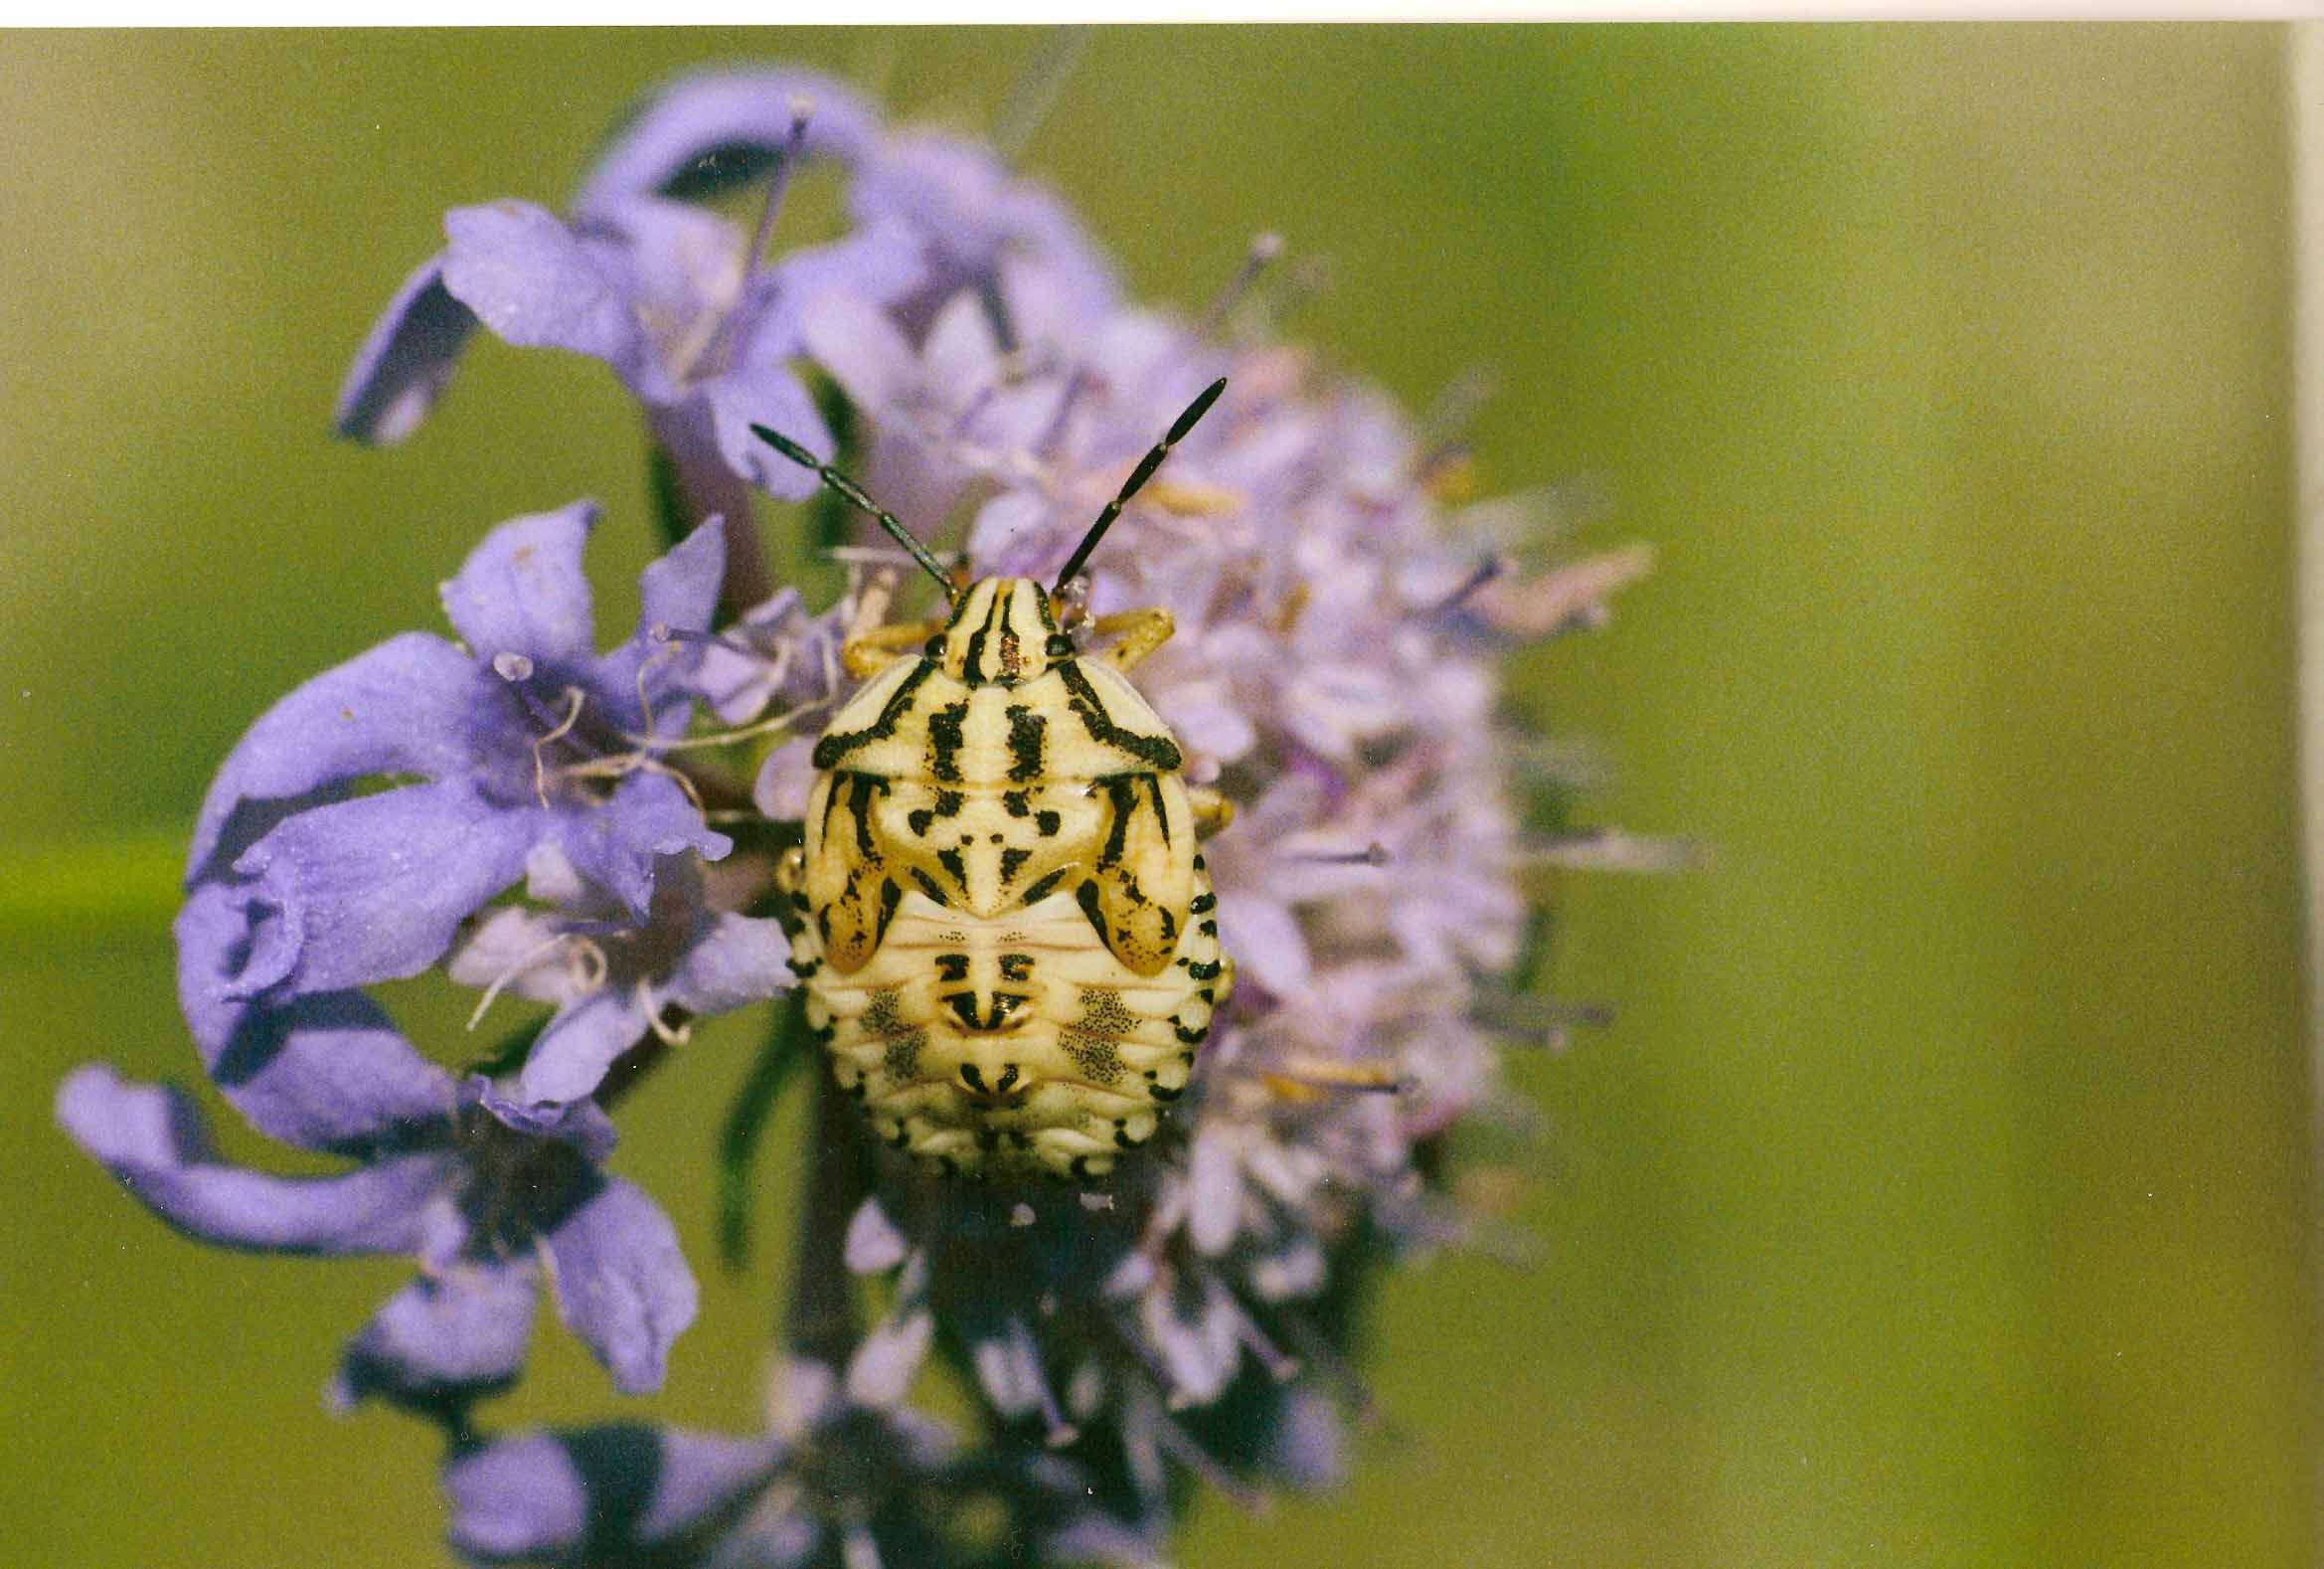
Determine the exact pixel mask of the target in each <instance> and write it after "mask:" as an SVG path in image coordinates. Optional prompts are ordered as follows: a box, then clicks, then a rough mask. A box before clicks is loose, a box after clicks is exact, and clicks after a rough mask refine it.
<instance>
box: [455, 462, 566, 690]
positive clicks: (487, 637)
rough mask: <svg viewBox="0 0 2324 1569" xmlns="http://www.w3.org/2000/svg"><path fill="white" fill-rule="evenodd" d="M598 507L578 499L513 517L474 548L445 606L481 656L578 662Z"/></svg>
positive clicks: (551, 664) (560, 664) (552, 664)
mask: <svg viewBox="0 0 2324 1569" xmlns="http://www.w3.org/2000/svg"><path fill="white" fill-rule="evenodd" d="M596 521H597V509H596V507H595V505H594V504H592V503H590V502H587V501H577V502H575V503H574V504H573V505H571V506H569V507H564V508H561V509H559V510H558V511H555V512H540V513H534V514H532V515H530V516H527V517H520V518H512V519H511V520H510V521H508V522H506V523H503V524H501V525H500V526H499V527H498V528H496V529H494V530H493V531H492V532H491V533H490V534H487V535H486V536H485V537H484V542H483V543H482V544H480V545H478V546H477V547H476V549H475V550H474V551H472V552H470V553H469V556H468V559H467V560H466V561H465V562H463V563H462V564H461V566H460V571H459V575H458V576H457V577H455V578H453V579H452V580H451V581H450V582H449V583H446V584H445V585H444V586H443V610H444V614H445V616H446V617H447V618H448V619H449V620H450V621H451V623H452V625H453V627H454V628H456V629H457V630H458V632H459V634H460V636H461V638H462V639H464V640H465V641H466V642H467V644H468V646H469V648H470V649H472V650H473V651H474V653H475V655H476V657H477V658H478V659H479V660H482V661H484V662H485V663H488V664H489V663H491V662H492V661H493V659H494V658H495V657H496V656H497V655H500V654H503V653H508V654H515V655H517V656H519V657H520V658H523V659H526V660H529V661H531V662H532V664H534V665H535V666H541V667H548V668H573V667H578V666H580V665H581V664H582V663H584V662H585V661H586V660H588V659H589V658H590V657H591V656H592V655H593V654H594V653H595V652H596V650H595V649H594V648H593V647H592V646H591V645H590V636H591V630H590V628H591V625H592V615H591V611H590V608H589V581H588V579H587V578H586V577H585V576H584V575H583V574H582V572H581V549H582V546H583V545H585V544H586V543H587V541H588V537H589V530H590V528H592V527H593V526H594V525H595V523H596Z"/></svg>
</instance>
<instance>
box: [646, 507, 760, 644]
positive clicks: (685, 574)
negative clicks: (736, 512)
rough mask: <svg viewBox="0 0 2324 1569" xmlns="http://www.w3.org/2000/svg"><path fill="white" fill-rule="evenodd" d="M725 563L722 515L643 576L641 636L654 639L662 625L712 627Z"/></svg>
mask: <svg viewBox="0 0 2324 1569" xmlns="http://www.w3.org/2000/svg"><path fill="white" fill-rule="evenodd" d="M737 526H738V527H739V526H740V525H737ZM726 566H727V526H726V524H725V522H724V521H723V520H721V519H718V518H712V519H711V520H710V521H708V522H706V523H704V524H703V525H702V526H701V527H700V528H698V529H696V530H695V531H694V532H693V533H691V534H689V535H687V536H686V537H685V538H684V539H682V540H680V541H679V542H678V543H677V544H676V545H673V546H672V547H670V550H669V552H668V553H667V554H665V555H664V556H662V557H661V558H660V559H659V560H657V561H655V562H653V563H652V564H651V565H649V566H648V567H647V568H646V569H645V571H644V572H643V573H641V574H639V576H638V580H637V588H638V596H639V602H640V607H641V608H640V610H639V611H638V616H637V634H638V636H639V638H640V639H645V638H649V637H650V636H651V635H652V633H653V631H654V628H656V627H657V626H667V627H675V628H678V629H680V630H684V631H691V632H699V631H708V630H709V629H710V618H711V615H712V614H713V613H714V612H715V611H716V610H718V603H719V577H720V575H721V574H722V573H724V572H725V571H726Z"/></svg>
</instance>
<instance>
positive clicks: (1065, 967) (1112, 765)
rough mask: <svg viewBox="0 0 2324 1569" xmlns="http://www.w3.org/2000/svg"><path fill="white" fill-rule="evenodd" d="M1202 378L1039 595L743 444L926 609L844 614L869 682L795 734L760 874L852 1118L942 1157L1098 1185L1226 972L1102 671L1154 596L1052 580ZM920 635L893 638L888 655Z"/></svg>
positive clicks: (1128, 661) (1151, 735)
mask: <svg viewBox="0 0 2324 1569" xmlns="http://www.w3.org/2000/svg"><path fill="white" fill-rule="evenodd" d="M1226 386H1227V384H1226V382H1225V381H1223V380H1222V381H1219V382H1215V383H1213V384H1212V385H1211V386H1210V387H1209V388H1208V389H1206V390H1205V391H1204V392H1203V394H1202V395H1201V396H1200V397H1198V398H1197V399H1195V401H1194V402H1193V403H1192V404H1191V405H1189V406H1188V407H1187V409H1186V411H1185V413H1183V414H1181V415H1180V416H1179V417H1178V419H1177V421H1176V422H1175V423H1174V424H1172V426H1171V427H1170V431H1169V433H1168V434H1167V435H1166V436H1163V438H1162V439H1161V441H1159V442H1158V443H1156V445H1155V446H1154V448H1153V449H1152V450H1151V451H1149V452H1148V453H1147V454H1146V455H1145V457H1144V458H1143V459H1142V460H1141V461H1140V462H1139V463H1138V465H1137V467H1136V468H1135V469H1134V470H1132V472H1131V473H1130V476H1129V478H1128V480H1127V481H1125V482H1124V483H1123V485H1122V487H1121V489H1120V491H1119V492H1118V493H1117V494H1116V495H1115V496H1114V498H1113V499H1112V500H1111V501H1109V502H1108V503H1106V505H1105V508H1104V509H1103V510H1102V511H1101V512H1100V513H1099V514H1098V516H1097V519H1096V521H1095V522H1094V523H1092V524H1091V525H1090V526H1089V529H1088V532H1087V533H1085V534H1084V535H1083V536H1082V538H1081V541H1080V543H1079V545H1078V546H1076V548H1075V550H1074V553H1073V555H1072V557H1071V558H1070V559H1069V560H1068V561H1067V562H1066V564H1065V567H1064V569H1063V570H1062V571H1061V572H1060V573H1059V575H1058V579H1057V582H1056V583H1055V585H1053V586H1052V587H1050V588H1049V589H1047V590H1044V589H1043V588H1042V587H1041V585H1040V584H1038V583H1036V582H1033V581H1031V580H1029V579H1024V578H983V579H979V580H977V581H975V582H973V583H970V584H969V585H968V586H967V587H966V588H965V589H963V588H960V587H958V586H957V585H956V584H954V582H953V581H952V579H951V578H950V576H949V575H947V574H946V573H945V571H944V569H943V568H942V567H941V566H940V565H939V564H938V563H937V561H936V560H935V558H934V557H933V556H932V555H931V554H930V553H929V552H928V550H927V548H926V546H924V545H922V544H921V543H920V542H919V541H918V540H917V539H916V538H914V537H913V534H912V532H911V531H910V530H909V529H907V528H906V527H905V526H904V524H903V523H902V522H901V521H899V520H898V519H897V518H896V516H895V515H894V514H893V513H891V512H889V511H888V510H887V509H886V508H884V507H882V506H880V505H879V503H877V502H876V501H874V500H873V499H872V498H871V497H870V496H868V495H866V494H865V493H864V491H863V489H862V487H861V486H859V485H857V484H856V483H855V482H854V481H853V480H851V479H849V478H848V477H847V476H846V475H844V474H841V473H839V472H838V471H837V470H835V469H833V468H832V467H831V466H830V465H829V464H827V463H825V462H824V461H823V460H822V459H820V458H818V457H816V456H815V455H814V454H813V453H811V452H809V451H807V450H806V449H805V448H803V447H801V446H800V445H799V444H798V443H797V442H795V441H792V440H790V439H789V438H788V437H786V436H781V435H779V434H778V433H776V432H773V431H769V430H766V429H765V428H763V427H757V426H754V427H752V430H753V431H754V432H756V434H757V435H758V436H759V437H760V438H762V439H763V440H765V441H766V442H768V443H769V444H770V445H772V446H773V447H774V448H775V449H776V450H777V451H779V452H781V453H782V454H783V455H784V456H785V457H787V458H789V459H790V460H791V461H793V462H795V463H799V464H801V465H803V466H805V467H807V468H810V469H812V470H814V471H815V473H817V474H818V475H819V476H821V478H822V480H823V482H824V484H826V485H828V486H829V487H830V488H831V489H833V490H834V491H836V492H838V493H839V494H840V495H841V496H843V497H845V498H846V499H847V500H848V501H849V502H850V503H851V504H853V505H855V506H856V507H859V508H861V509H862V510H863V511H865V512H867V513H869V514H870V515H871V516H872V517H873V518H875V519H876V520H877V521H878V522H879V524H880V526H881V527H882V528H883V529H885V530H887V532H888V533H889V534H890V535H891V536H893V537H894V538H895V539H896V541H897V543H899V544H900V545H902V546H903V547H904V548H905V550H907V551H908V552H910V553H911V555H912V557H913V560H914V561H916V562H918V563H919V565H920V566H921V567H922V568H924V569H925V570H926V571H927V572H928V574H929V575H930V576H931V577H933V578H934V579H935V580H936V582H937V583H938V584H939V585H941V587H942V589H943V592H944V597H945V599H946V600H947V601H949V602H950V613H949V615H948V616H947V617H946V618H945V619H943V620H941V621H934V620H930V621H921V622H906V623H899V624H892V625H883V626H869V627H859V628H858V629H857V631H856V632H855V634H854V635H853V636H851V637H850V638H849V639H848V641H847V643H846V646H845V648H844V649H843V651H842V659H843V661H844V662H845V664H846V665H847V667H848V669H849V670H850V671H851V672H852V673H853V674H855V675H857V676H859V677H863V678H865V681H866V684H865V685H864V686H863V688H862V689H861V690H859V691H858V692H857V693H856V694H855V696H854V697H853V698H852V699H851V700H850V701H849V702H848V703H847V704H846V706H845V707H843V708H842V709H841V710H840V712H839V713H838V715H837V716H836V717H834V718H833V720H832V721H831V724H830V726H829V728H828V729H826V730H825V732H824V734H823V736H822V739H821V740H820V741H819V742H817V744H816V746H815V751H814V766H815V769H816V780H815V785H814V789H813V792H812V793H811V794H810V796H809V798H808V803H807V815H806V819H805V824H804V828H805V842H804V845H803V847H802V848H801V849H800V850H798V851H796V852H794V853H793V854H792V856H791V857H789V858H788V859H787V860H786V862H785V864H784V867H783V889H784V891H785V892H786V893H787V894H789V896H790V899H791V904H792V913H793V916H794V920H793V921H792V923H791V924H792V928H793V936H792V964H793V967H794V968H795V969H797V970H798V971H799V972H800V974H801V976H802V977H803V980H804V984H805V989H806V1007H807V1021H808V1024H809V1025H810V1027H811V1028H812V1029H813V1030H814V1031H815V1034H816V1037H817V1038H818V1039H819V1040H820V1041H822V1042H823V1043H824V1045H825V1046H826V1047H827V1048H828V1049H829V1051H830V1053H831V1058H832V1070H833V1072H834V1074H835V1075H836V1076H837V1078H838V1082H839V1084H840V1086H841V1087H842V1088H843V1089H845V1090H846V1091H848V1092H849V1093H850V1094H852V1095H854V1096H855V1097H856V1098H857V1099H858V1100H860V1101H861V1102H862V1103H863V1106H864V1110H865V1113H866V1115H867V1116H868V1117H869V1118H870V1119H871V1123H872V1127H873V1128H874V1130H875V1131H876V1132H877V1133H879V1134H880V1135H881V1136H883V1137H885V1138H886V1139H887V1140H888V1141H889V1142H891V1143H892V1144H894V1145H896V1146H897V1147H898V1148H900V1149H905V1150H909V1151H911V1152H912V1153H913V1154H915V1155H918V1156H920V1157H922V1158H923V1159H925V1160H927V1161H928V1162H929V1163H931V1164H933V1165H936V1166H938V1167H940V1168H942V1169H944V1170H947V1171H959V1172H986V1171H990V1172H995V1173H1002V1174H1018V1173H1028V1172H1043V1171H1046V1172H1052V1173H1056V1174H1059V1175H1067V1176H1077V1177H1079V1176H1096V1175H1100V1174H1102V1173H1104V1172H1105V1171H1106V1170H1108V1169H1109V1168H1110V1167H1111V1166H1112V1164H1113V1161H1114V1157H1115V1155H1116V1153H1117V1152H1118V1151H1120V1150H1123V1149H1130V1148H1134V1147H1136V1146H1137V1145H1139V1144H1142V1143H1144V1142H1145V1141H1146V1140H1147V1139H1148V1138H1150V1137H1152V1136H1153V1133H1154V1131H1155V1129H1156V1128H1157V1127H1158V1126H1159V1123H1160V1119H1161V1116H1162V1114H1163V1112H1164V1111H1165V1110H1167V1108H1168V1106H1169V1103H1170V1102H1172V1101H1175V1100H1176V1099H1178V1097H1179V1096H1180V1095H1181V1094H1183V1093H1184V1092H1185V1090H1186V1086H1187V1081H1188V1080H1189V1078H1190V1077H1191V1076H1192V1074H1193V1071H1194V1063H1195V1053H1196V1051H1197V1049H1198V1048H1200V1047H1201V1045H1202V1043H1203V1040H1204V1037H1205V1036H1206V1035H1207V1034H1208V1033H1209V1031H1210V1027H1211V1020H1212V1017H1213V1015H1214V1013H1215V1011H1216V1010H1217V1008H1218V1007H1219V1006H1220V1005H1221V1004H1223V1003H1224V1002H1225V1001H1226V998H1227V994H1228V990H1229V988H1230V987H1231V986H1232V984H1233V981H1234V968H1233V965H1232V963H1231V962H1230V961H1229V959H1227V957H1226V956H1225V954H1224V953H1223V952H1222V951H1221V949H1220V946H1219V929H1218V922H1217V920H1216V919H1215V916H1214V906H1215V904H1216V899H1215V898H1214V896H1213V894H1212V892H1211V883H1210V878H1209V875H1208V873H1207V871H1206V869H1205V866H1204V862H1203V857H1202V855H1201V853H1200V852H1199V850H1198V849H1197V847H1196V841H1197V839H1198V838H1199V837H1201V836H1204V835H1207V834H1209V833H1211V832H1214V831H1216V830H1217V829H1218V828H1219V827H1222V826H1224V825H1225V823H1226V821H1227V819H1228V817H1229V816H1230V815H1231V813H1230V809H1229V807H1228V805H1227V803H1226V801H1225V800H1224V799H1222V798H1221V797H1220V796H1218V795H1217V794H1216V793H1214V792H1212V791H1209V790H1204V789H1191V788H1189V786H1188V785H1187V784H1186V782H1185V780H1184V779H1183V778H1182V777H1181V757H1180V752H1179V746H1178V742H1177V739H1176V738H1175V737H1173V736H1172V735H1171V733H1170V729H1169V727H1168V726H1167V725H1165V724H1164V723H1163V722H1162V720H1161V718H1160V716H1158V715H1157V714H1156V713H1155V712H1154V711H1153V709H1152V708H1151V707H1149V706H1148V705H1147V703H1146V701H1145V699H1144V698H1142V697H1140V696H1139V695H1138V692H1137V689H1136V688H1135V687H1134V686H1132V685H1131V684H1130V682H1129V680H1128V678H1127V676H1126V675H1125V674H1124V672H1125V671H1127V670H1129V669H1131V668H1132V667H1134V666H1135V665H1136V664H1137V663H1138V661H1140V660H1141V659H1144V658H1145V657H1146V656H1147V655H1149V654H1151V653H1152V652H1153V651H1154V650H1155V649H1157V648H1159V647H1161V646H1162V644H1163V643H1164V642H1165V641H1166V640H1168V638H1169V636H1170V634H1171V629H1172V622H1171V617H1170V612H1169V611H1168V610H1162V609H1158V608H1157V609H1149V610H1128V611H1123V612H1121V613H1119V614H1115V615H1101V616H1097V617H1095V618H1094V619H1093V620H1091V621H1090V623H1089V627H1090V630H1091V632H1093V633H1094V634H1095V635H1096V636H1097V637H1100V638H1103V637H1112V638H1114V640H1113V641H1112V642H1110V643H1108V644H1107V645H1105V646H1104V647H1102V648H1101V649H1097V650H1095V651H1092V652H1088V653H1083V652H1080V651H1079V650H1078V649H1077V646H1076V644H1075V642H1074V640H1073V638H1072V637H1071V636H1069V635H1068V634H1067V631H1066V629H1065V626H1064V624H1063V619H1064V617H1063V615H1062V613H1061V612H1062V611H1063V610H1064V609H1065V600H1064V594H1065V591H1066V588H1067V585H1069V584H1070V583H1072V582H1073V581H1074V579H1075V578H1076V577H1077V576H1079V573H1080V571H1081V568H1082V566H1083V564H1084V563H1086V562H1087V560H1088V558H1089V553H1090V552H1091V551H1092V550H1094V549H1095V548H1096V546H1097V543H1098V541H1099V540H1100V539H1102V538H1103V537H1104V534H1105V531H1106V530H1107V529H1108V528H1109V527H1111V526H1112V524H1113V521H1114V519H1115V518H1116V517H1118V516H1119V515H1120V513H1121V510H1122V508H1123V507H1124V506H1125V505H1127V504H1128V502H1129V500H1130V498H1131V497H1132V496H1134V495H1136V494H1137V492H1138V490H1139V488H1140V487H1142V486H1143V485H1144V484H1145V483H1146V481H1147V480H1148V479H1150V478H1152V477H1153V474H1154V471H1155V469H1157V468H1159V467H1160V466H1161V464H1162V460H1163V459H1164V458H1165V457H1167V456H1168V455H1169V453H1170V449H1171V447H1172V446H1174V445H1175V444H1177V442H1178V441H1179V440H1180V439H1181V438H1183V437H1184V436H1186V434H1187V433H1188V432H1189V431H1191V430H1193V429H1194V426H1195V423H1196V422H1197V421H1198V420H1200V419H1201V418H1202V417H1203V415H1204V414H1205V412H1207V411H1208V410H1209V409H1210V407H1211V405H1212V404H1213V403H1214V402H1216V401H1217V400H1218V398H1219V395H1220V394H1221V393H1222V392H1224V391H1225V390H1226ZM915 649H916V650H917V651H916V652H914V651H913V650H915Z"/></svg>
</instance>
